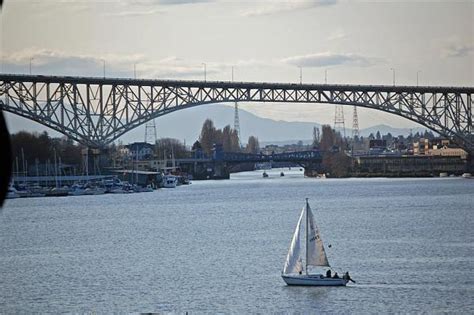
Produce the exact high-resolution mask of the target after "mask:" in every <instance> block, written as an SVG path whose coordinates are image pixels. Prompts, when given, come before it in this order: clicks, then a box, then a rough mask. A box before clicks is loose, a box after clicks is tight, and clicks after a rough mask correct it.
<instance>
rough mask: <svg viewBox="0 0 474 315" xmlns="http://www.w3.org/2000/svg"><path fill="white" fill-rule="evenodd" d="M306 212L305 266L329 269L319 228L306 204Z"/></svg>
mask: <svg viewBox="0 0 474 315" xmlns="http://www.w3.org/2000/svg"><path fill="white" fill-rule="evenodd" d="M306 211H307V222H306V231H307V232H306V238H307V239H306V251H307V252H306V265H311V266H326V267H329V262H328V258H327V256H326V251H325V250H324V245H323V240H322V239H321V236H320V235H319V228H318V226H317V225H316V223H315V222H314V216H313V212H312V211H311V208H310V207H309V204H308V203H307V204H306Z"/></svg>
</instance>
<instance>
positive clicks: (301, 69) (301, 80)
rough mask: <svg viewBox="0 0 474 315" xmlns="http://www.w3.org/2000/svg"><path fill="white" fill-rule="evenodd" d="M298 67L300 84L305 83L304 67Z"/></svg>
mask: <svg viewBox="0 0 474 315" xmlns="http://www.w3.org/2000/svg"><path fill="white" fill-rule="evenodd" d="M298 68H300V84H303V67H302V66H298Z"/></svg>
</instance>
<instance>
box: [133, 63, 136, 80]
mask: <svg viewBox="0 0 474 315" xmlns="http://www.w3.org/2000/svg"><path fill="white" fill-rule="evenodd" d="M133 78H134V79H136V78H137V64H136V63H134V64H133Z"/></svg>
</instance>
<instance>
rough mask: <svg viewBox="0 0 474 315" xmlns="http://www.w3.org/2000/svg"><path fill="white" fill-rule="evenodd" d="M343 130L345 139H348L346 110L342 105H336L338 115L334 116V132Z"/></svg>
mask: <svg viewBox="0 0 474 315" xmlns="http://www.w3.org/2000/svg"><path fill="white" fill-rule="evenodd" d="M336 128H342V132H343V136H344V139H345V138H346V126H345V123H344V109H343V107H342V105H336V113H335V115H334V130H336Z"/></svg>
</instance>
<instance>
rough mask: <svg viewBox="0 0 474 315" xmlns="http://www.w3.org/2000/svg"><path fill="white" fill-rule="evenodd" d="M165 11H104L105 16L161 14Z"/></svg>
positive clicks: (151, 9)
mask: <svg viewBox="0 0 474 315" xmlns="http://www.w3.org/2000/svg"><path fill="white" fill-rule="evenodd" d="M161 13H165V11H163V10H160V9H157V8H155V9H153V8H150V9H146V10H132V11H129V10H125V11H119V12H114V13H105V14H104V15H105V16H117V17H128V16H146V15H154V14H161Z"/></svg>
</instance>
